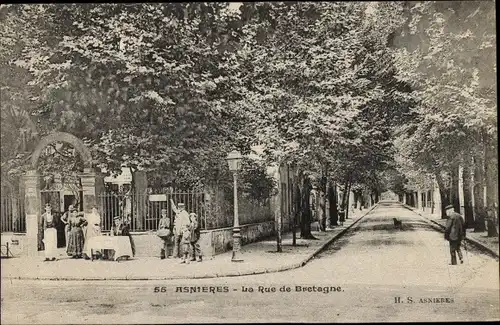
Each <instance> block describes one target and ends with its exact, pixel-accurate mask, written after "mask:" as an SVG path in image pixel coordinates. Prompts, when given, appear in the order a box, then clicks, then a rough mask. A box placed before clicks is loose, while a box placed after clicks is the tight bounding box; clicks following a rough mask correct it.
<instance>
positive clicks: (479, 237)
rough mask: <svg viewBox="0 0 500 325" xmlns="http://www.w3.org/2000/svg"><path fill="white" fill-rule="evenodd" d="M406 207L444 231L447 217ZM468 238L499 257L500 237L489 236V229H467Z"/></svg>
mask: <svg viewBox="0 0 500 325" xmlns="http://www.w3.org/2000/svg"><path fill="white" fill-rule="evenodd" d="M405 207H406V208H408V209H410V210H412V211H413V212H415V213H417V214H419V215H420V216H422V217H424V218H425V219H427V220H429V221H430V222H432V223H433V224H435V225H437V226H439V227H440V228H441V229H442V230H443V231H444V229H445V225H446V219H441V217H440V216H438V215H435V214H430V213H428V212H424V211H420V210H418V209H415V208H413V207H411V206H408V205H405ZM466 240H467V241H468V242H470V243H472V244H473V245H476V246H477V247H479V248H481V249H483V250H485V251H487V252H488V253H490V254H491V255H494V256H495V257H496V258H498V257H499V250H500V249H499V247H498V237H488V232H487V231H484V232H474V229H467V236H466Z"/></svg>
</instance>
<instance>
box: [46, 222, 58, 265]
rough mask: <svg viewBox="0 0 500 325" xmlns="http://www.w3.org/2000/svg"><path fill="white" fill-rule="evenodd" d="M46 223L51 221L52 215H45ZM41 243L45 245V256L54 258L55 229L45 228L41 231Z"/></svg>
mask: <svg viewBox="0 0 500 325" xmlns="http://www.w3.org/2000/svg"><path fill="white" fill-rule="evenodd" d="M46 218H47V223H52V219H53V216H52V215H51V214H50V215H46ZM43 244H44V246H45V258H56V256H57V230H56V228H46V229H45V230H44V232H43Z"/></svg>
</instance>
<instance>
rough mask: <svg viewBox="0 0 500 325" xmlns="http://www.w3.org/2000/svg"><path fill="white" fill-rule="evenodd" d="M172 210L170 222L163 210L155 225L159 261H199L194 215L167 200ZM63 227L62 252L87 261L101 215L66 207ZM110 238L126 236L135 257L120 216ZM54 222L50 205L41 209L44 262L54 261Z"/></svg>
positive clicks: (55, 241) (127, 231)
mask: <svg viewBox="0 0 500 325" xmlns="http://www.w3.org/2000/svg"><path fill="white" fill-rule="evenodd" d="M170 202H171V206H172V210H173V212H174V213H175V218H174V222H171V220H170V217H169V216H168V215H167V209H162V211H161V218H160V221H159V224H158V232H157V235H158V236H159V237H160V238H161V239H162V248H161V252H160V258H161V259H165V258H180V259H181V261H180V262H181V263H189V262H190V261H196V260H197V261H198V262H201V261H202V259H203V257H202V254H201V249H200V245H199V240H200V223H199V222H198V216H197V215H196V214H195V213H188V212H187V211H186V209H185V205H184V203H179V204H178V205H177V206H176V205H175V203H174V201H173V200H171V201H170ZM60 220H61V221H62V222H63V223H64V224H65V229H64V230H65V231H64V232H65V234H66V244H67V246H66V253H67V255H68V256H71V258H86V259H89V258H90V257H91V256H89V254H90V253H88V252H87V251H88V249H87V244H88V242H89V240H90V239H91V238H92V237H95V236H101V216H100V215H99V212H98V210H97V207H93V208H92V212H91V213H90V214H87V215H84V213H83V212H80V211H77V210H76V208H75V207H74V206H73V205H70V206H69V208H68V211H67V212H65V213H64V214H63V215H62V217H61V219H60ZM113 221H114V224H113V227H112V228H111V231H110V235H111V236H128V237H129V239H130V245H131V248H132V254H133V255H134V256H135V244H134V241H133V239H132V236H131V234H130V225H129V224H128V223H127V222H125V221H124V220H122V218H120V217H115V218H114V219H113ZM57 223H58V220H57V218H56V217H55V215H54V214H53V213H52V208H51V206H50V204H47V205H46V206H45V212H44V213H43V214H42V217H41V229H43V243H44V246H45V260H46V261H55V260H56V258H57ZM95 254H96V256H95V257H96V258H101V257H102V258H106V257H109V256H107V255H108V254H106V252H95Z"/></svg>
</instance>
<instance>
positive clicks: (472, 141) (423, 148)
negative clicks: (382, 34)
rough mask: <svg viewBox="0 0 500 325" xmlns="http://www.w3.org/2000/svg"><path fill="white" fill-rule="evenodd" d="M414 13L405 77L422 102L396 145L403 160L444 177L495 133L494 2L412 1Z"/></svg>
mask: <svg viewBox="0 0 500 325" xmlns="http://www.w3.org/2000/svg"><path fill="white" fill-rule="evenodd" d="M407 18H408V23H407V25H406V28H405V30H403V33H402V35H401V37H400V38H399V40H398V41H397V42H396V43H398V45H399V47H400V48H399V49H398V51H397V56H396V62H397V66H398V79H399V80H402V81H405V82H408V83H410V84H411V85H412V87H413V89H414V91H413V94H412V95H413V96H414V98H415V100H416V101H417V102H418V103H419V105H418V106H415V109H414V113H415V114H414V115H415V117H414V118H413V119H412V120H411V122H410V123H408V124H406V125H404V126H402V127H401V129H400V130H399V131H398V133H399V138H400V139H399V140H398V141H397V144H398V145H397V148H398V152H399V156H400V161H403V163H402V164H401V165H407V166H409V165H411V167H410V170H414V171H417V172H422V173H427V174H429V173H430V174H434V175H436V174H437V173H439V174H441V173H442V172H443V171H447V170H449V169H450V168H451V167H452V166H454V165H457V164H458V163H460V161H461V160H460V159H461V158H462V157H464V156H467V155H469V154H470V152H471V151H473V150H474V151H477V150H481V147H480V146H482V145H483V143H484V135H485V134H486V135H487V136H488V137H490V138H492V139H494V138H496V132H497V131H496V98H495V94H494V85H495V77H494V75H495V72H496V63H495V61H494V59H493V58H494V55H495V54H494V53H495V45H494V39H495V37H496V36H495V35H496V34H495V26H494V3H493V2H490V1H482V2H449V1H439V2H436V1H434V2H432V1H431V2H425V3H424V2H411V3H410V4H409V8H408V10H407ZM440 176H441V175H440Z"/></svg>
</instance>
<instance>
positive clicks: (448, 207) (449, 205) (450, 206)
mask: <svg viewBox="0 0 500 325" xmlns="http://www.w3.org/2000/svg"><path fill="white" fill-rule="evenodd" d="M444 209H445V210H448V209H453V205H451V204H448V205H447V206H446V207H445V208H444Z"/></svg>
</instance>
